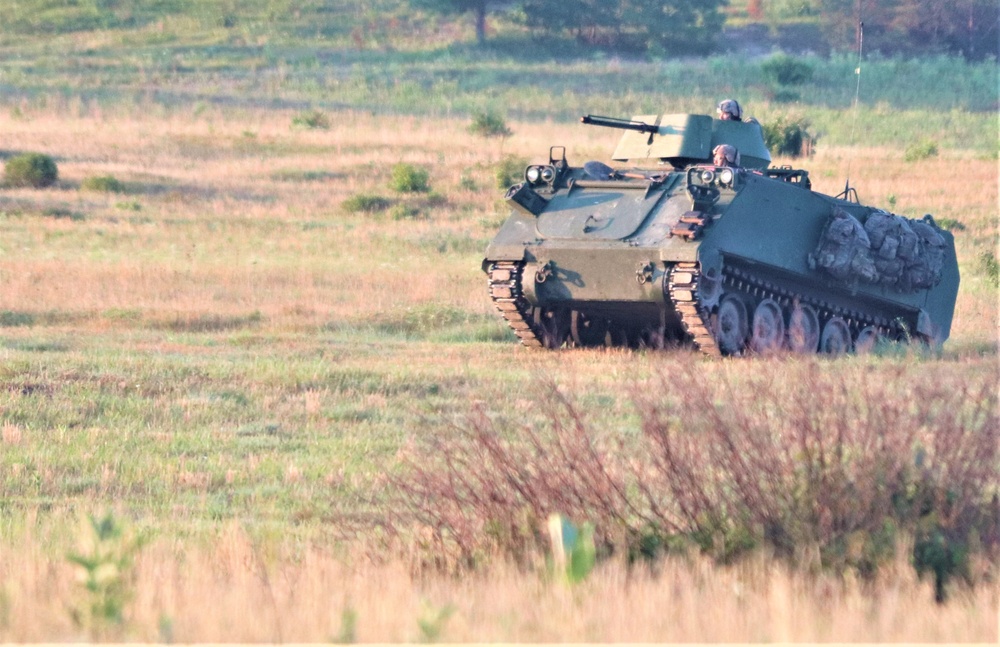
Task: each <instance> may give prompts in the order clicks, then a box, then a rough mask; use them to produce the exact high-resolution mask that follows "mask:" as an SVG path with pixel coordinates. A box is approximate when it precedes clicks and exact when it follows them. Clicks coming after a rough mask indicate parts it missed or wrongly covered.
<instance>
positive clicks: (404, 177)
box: [390, 163, 431, 193]
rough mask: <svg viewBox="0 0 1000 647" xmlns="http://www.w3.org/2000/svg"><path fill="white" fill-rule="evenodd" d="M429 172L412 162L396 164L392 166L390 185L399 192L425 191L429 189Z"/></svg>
mask: <svg viewBox="0 0 1000 647" xmlns="http://www.w3.org/2000/svg"><path fill="white" fill-rule="evenodd" d="M429 180H430V173H429V172H428V171H427V170H426V169H422V168H418V167H416V166H414V165H413V164H403V163H400V164H396V165H395V166H393V167H392V180H391V182H390V187H391V188H392V190H393V191H398V192H399V193H425V192H427V191H430V190H431V187H430V184H429V183H428V181H429Z"/></svg>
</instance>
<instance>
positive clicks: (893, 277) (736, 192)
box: [483, 115, 959, 355]
mask: <svg viewBox="0 0 1000 647" xmlns="http://www.w3.org/2000/svg"><path fill="white" fill-rule="evenodd" d="M706 120H707V121H706ZM649 121H655V123H652V124H651V123H649ZM627 123H630V124H642V125H643V126H646V129H645V130H643V131H639V130H637V129H636V130H632V129H630V130H627V131H626V133H625V135H624V136H623V139H622V143H621V144H620V145H619V147H618V150H616V153H615V155H614V156H613V157H614V159H616V160H619V161H622V160H628V161H631V162H633V163H634V162H636V161H639V162H645V164H643V165H637V166H635V167H626V168H624V169H619V170H612V169H611V168H610V167H608V166H605V165H603V164H600V163H595V162H591V163H588V164H586V165H584V167H573V166H571V165H570V164H569V163H568V162H567V161H566V158H565V151H564V149H560V150H562V156H561V157H559V156H557V155H555V154H554V153H555V152H556V151H557V149H553V150H551V151H550V155H549V162H548V164H543V165H535V166H532V167H529V169H528V170H527V171H526V174H525V182H524V183H522V184H519V185H517V186H515V187H512V188H511V189H510V191H508V194H507V200H508V202H509V203H510V205H511V207H512V210H511V215H510V217H509V218H508V219H507V221H506V222H505V223H504V225H503V226H502V227H501V229H500V231H499V232H498V234H497V236H496V238H495V239H494V240H493V241H492V242H491V244H490V245H489V247H488V249H487V252H486V258H485V259H484V261H483V269H484V271H485V272H486V273H487V275H488V283H489V291H490V296H491V298H492V299H493V301H494V303H495V304H496V307H497V309H498V310H499V311H500V313H501V315H502V316H503V317H504V319H506V320H507V322H508V323H509V325H510V326H511V328H512V329H513V330H514V332H515V333H516V334H517V336H518V337H519V338H520V339H521V341H522V343H523V344H524V345H526V346H533V347H543V348H559V347H562V346H599V345H615V346H628V347H639V346H648V347H654V348H661V347H664V346H667V345H682V344H683V345H692V346H694V347H696V348H698V349H700V350H701V351H702V352H705V353H708V354H711V355H743V354H747V353H751V352H756V353H767V352H775V351H780V350H791V351H796V352H806V353H812V352H827V353H838V352H850V351H852V350H864V349H867V348H870V347H871V346H872V345H873V344H874V343H876V341H877V340H878V339H879V338H888V339H894V340H910V339H920V340H923V341H926V342H928V343H933V344H941V343H943V342H944V340H945V339H947V337H948V335H949V332H950V328H951V320H952V315H953V312H954V304H955V298H956V295H957V290H958V282H959V276H958V265H957V262H956V259H955V249H954V241H953V239H952V237H951V235H950V233H948V232H947V231H943V230H941V229H939V228H938V227H937V226H936V225H935V224H934V222H933V219H932V218H931V217H930V216H925V217H924V218H922V219H920V220H910V219H907V218H903V217H901V216H896V215H894V214H889V213H887V212H885V211H882V210H880V209H877V208H874V207H869V206H864V205H862V204H860V203H858V202H857V201H856V200H850V199H843V198H844V197H849V196H843V197H832V196H827V195H823V194H820V193H818V192H815V191H812V190H811V188H810V184H809V179H808V174H807V173H806V172H805V171H800V170H794V169H788V168H782V169H769V168H767V165H768V164H769V163H770V156H769V155H768V154H767V150H766V147H764V146H763V140H762V138H761V137H760V128H759V126H757V125H756V124H743V123H740V124H732V123H729V124H727V123H725V122H720V121H718V120H712V119H711V118H709V117H703V116H698V115H664V116H662V117H655V116H654V117H637V118H635V119H634V120H633V121H630V122H627ZM602 125H612V124H602ZM619 127H620V126H619ZM654 129H655V130H654ZM727 142H733V144H734V145H736V146H738V147H739V148H740V149H741V150H742V151H746V153H744V154H743V160H742V161H743V166H740V167H729V166H716V165H714V164H713V163H712V162H711V161H710V157H711V154H710V153H711V150H712V148H713V147H715V146H717V145H718V144H719V143H727ZM649 162H653V163H654V166H653V167H652V168H650V164H649Z"/></svg>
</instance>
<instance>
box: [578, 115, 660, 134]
mask: <svg viewBox="0 0 1000 647" xmlns="http://www.w3.org/2000/svg"><path fill="white" fill-rule="evenodd" d="M580 121H581V122H582V123H585V124H588V125H591V126H604V127H605V128H620V129H622V130H635V131H637V132H640V133H656V132H658V131H659V128H658V127H657V126H655V125H654V124H647V123H646V122H644V121H632V120H630V119H618V118H617V117H600V116H598V115H584V116H583V117H580Z"/></svg>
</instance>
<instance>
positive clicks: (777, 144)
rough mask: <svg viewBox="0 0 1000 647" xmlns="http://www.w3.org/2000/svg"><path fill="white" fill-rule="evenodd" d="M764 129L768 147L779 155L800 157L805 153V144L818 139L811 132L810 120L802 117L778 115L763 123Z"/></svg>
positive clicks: (810, 143)
mask: <svg viewBox="0 0 1000 647" xmlns="http://www.w3.org/2000/svg"><path fill="white" fill-rule="evenodd" d="M761 129H762V130H763V131H764V143H765V144H766V145H767V147H768V149H769V150H770V151H771V152H772V153H774V154H778V155H788V156H790V157H799V156H801V155H802V154H803V147H804V145H809V146H810V148H811V145H812V143H814V142H815V141H816V139H817V137H816V136H815V135H813V134H812V133H810V132H809V121H808V120H806V119H803V118H801V117H777V118H776V119H775V120H774V121H772V122H770V123H767V124H761Z"/></svg>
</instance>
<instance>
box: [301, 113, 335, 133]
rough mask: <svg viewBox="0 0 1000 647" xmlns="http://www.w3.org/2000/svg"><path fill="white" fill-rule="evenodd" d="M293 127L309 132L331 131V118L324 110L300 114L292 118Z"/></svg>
mask: <svg viewBox="0 0 1000 647" xmlns="http://www.w3.org/2000/svg"><path fill="white" fill-rule="evenodd" d="M292 127H294V128H305V129H307V130H329V129H330V118H329V117H328V116H327V115H326V113H325V112H323V111H322V110H309V111H307V112H300V113H299V114H297V115H295V116H294V117H292Z"/></svg>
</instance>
